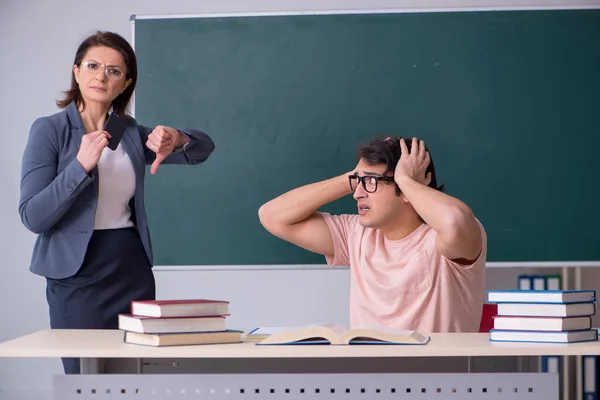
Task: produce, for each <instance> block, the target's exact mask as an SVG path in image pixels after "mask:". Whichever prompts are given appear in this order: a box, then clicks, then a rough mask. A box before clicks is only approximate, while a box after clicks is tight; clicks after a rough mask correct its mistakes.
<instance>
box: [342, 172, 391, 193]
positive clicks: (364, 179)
mask: <svg viewBox="0 0 600 400" xmlns="http://www.w3.org/2000/svg"><path fill="white" fill-rule="evenodd" d="M348 180H349V182H350V189H352V191H353V192H354V191H356V188H358V185H360V184H361V183H362V185H363V188H364V189H365V191H367V192H368V193H375V192H376V191H377V184H378V183H379V181H383V182H388V183H391V182H394V177H393V176H375V175H365V176H358V175H354V174H353V175H348Z"/></svg>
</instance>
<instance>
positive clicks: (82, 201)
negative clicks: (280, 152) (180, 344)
mask: <svg viewBox="0 0 600 400" xmlns="http://www.w3.org/2000/svg"><path fill="white" fill-rule="evenodd" d="M151 132H152V128H148V127H145V126H142V125H138V124H137V122H136V121H135V119H133V118H132V119H131V121H130V122H129V125H128V126H127V130H126V131H125V134H124V136H123V139H122V140H121V144H122V145H123V149H124V150H125V151H126V152H127V154H128V155H129V157H130V159H131V162H132V164H133V168H134V170H135V177H136V179H135V195H134V198H133V200H132V201H131V202H130V206H131V209H132V212H133V216H132V218H133V220H134V222H135V225H136V227H137V229H138V231H139V234H140V237H141V239H142V243H143V245H144V248H145V250H146V255H147V256H148V260H149V261H150V265H153V257H152V246H151V242H150V233H149V230H148V224H147V221H146V210H145V207H144V175H145V172H146V169H145V165H146V164H152V162H153V161H154V159H155V153H154V152H153V151H151V150H150V149H148V148H147V147H146V145H145V144H146V140H147V137H148V135H149V134H150V133H151ZM179 132H180V133H182V134H184V135H186V136H188V137H189V138H190V142H189V143H188V144H187V145H186V146H185V149H184V151H183V152H174V153H173V154H171V155H169V156H168V157H167V158H166V159H165V160H164V161H163V163H169V164H189V165H196V164H200V163H201V162H203V161H205V160H206V159H207V158H208V156H209V155H210V154H211V153H212V151H213V150H214V147H215V145H214V143H213V141H212V140H211V138H210V137H209V136H208V135H207V134H206V133H204V132H201V131H198V130H191V129H190V130H179ZM85 133H86V132H85V128H84V126H83V122H82V120H81V117H80V115H79V112H78V111H77V107H76V106H75V104H74V103H71V104H70V105H69V106H67V108H66V109H65V110H63V111H61V112H59V113H56V114H54V115H51V116H47V117H42V118H38V119H36V120H35V122H34V123H33V125H32V126H31V130H30V133H29V138H28V141H27V145H26V147H25V151H24V154H23V162H22V166H21V195H20V199H19V213H20V214H21V221H23V224H24V225H25V226H26V227H27V228H28V229H29V230H30V231H32V232H34V233H37V234H39V235H38V237H37V240H36V242H35V246H34V248H33V254H32V257H31V265H30V270H31V271H32V272H33V273H35V274H37V275H41V276H45V277H47V278H52V279H62V278H67V277H70V276H73V275H74V274H76V273H77V271H78V270H79V268H80V267H81V265H82V262H83V258H84V256H85V252H86V248H87V245H88V241H89V240H90V237H91V236H92V233H93V232H94V218H95V212H96V205H97V202H98V179H99V178H100V177H99V176H98V170H97V168H95V169H94V170H92V171H90V173H89V174H86V173H85V170H84V169H83V168H82V167H81V164H79V162H78V161H77V159H76V156H77V152H78V150H79V145H80V143H81V137H82V136H83V135H84V134H85ZM159 173H160V169H159Z"/></svg>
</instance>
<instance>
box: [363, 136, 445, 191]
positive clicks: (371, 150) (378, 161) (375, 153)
mask: <svg viewBox="0 0 600 400" xmlns="http://www.w3.org/2000/svg"><path fill="white" fill-rule="evenodd" d="M400 139H404V142H405V143H406V147H407V148H408V151H410V150H411V147H412V137H410V138H409V137H404V136H394V137H389V136H381V137H377V138H375V139H373V140H371V141H370V142H369V143H367V144H364V145H362V146H360V147H359V149H358V157H359V159H363V160H364V161H365V163H367V164H368V165H371V166H375V165H385V166H386V168H385V172H384V174H383V175H384V176H394V171H396V165H397V164H398V161H399V160H400V153H401V148H400ZM417 140H418V138H417ZM425 150H427V151H429V150H428V149H427V145H426V146H425ZM429 157H430V159H431V162H430V163H429V166H428V167H427V170H426V171H425V174H426V175H427V173H429V172H431V182H429V187H430V188H433V189H436V190H439V191H441V192H443V191H444V185H440V186H438V182H437V177H436V174H435V167H434V165H433V157H432V155H431V152H430V153H429ZM396 194H397V195H400V188H399V187H398V185H396Z"/></svg>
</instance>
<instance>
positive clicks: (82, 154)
mask: <svg viewBox="0 0 600 400" xmlns="http://www.w3.org/2000/svg"><path fill="white" fill-rule="evenodd" d="M108 138H110V134H109V133H108V132H106V131H95V132H91V133H86V134H85V135H83V137H82V138H81V146H80V147H79V152H78V153H77V161H79V164H81V166H82V167H83V169H84V170H85V172H86V173H89V172H90V171H91V170H92V169H94V167H95V166H96V165H97V164H98V161H99V160H100V156H101V155H102V151H103V150H104V148H105V147H106V146H108Z"/></svg>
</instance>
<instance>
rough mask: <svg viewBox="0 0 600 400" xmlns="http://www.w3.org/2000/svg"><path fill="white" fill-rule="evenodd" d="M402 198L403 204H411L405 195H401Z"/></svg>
mask: <svg viewBox="0 0 600 400" xmlns="http://www.w3.org/2000/svg"><path fill="white" fill-rule="evenodd" d="M400 197H401V198H402V201H403V202H405V203H410V201H408V198H407V197H406V196H405V195H404V193H400Z"/></svg>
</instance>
